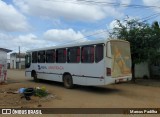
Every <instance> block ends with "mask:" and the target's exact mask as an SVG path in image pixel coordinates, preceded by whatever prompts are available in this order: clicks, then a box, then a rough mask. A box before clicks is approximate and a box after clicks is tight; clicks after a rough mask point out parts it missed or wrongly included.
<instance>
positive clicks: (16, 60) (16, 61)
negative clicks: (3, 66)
mask: <svg viewBox="0 0 160 117" xmlns="http://www.w3.org/2000/svg"><path fill="white" fill-rule="evenodd" d="M20 61H21V66H19V58H17V57H16V54H11V56H10V68H11V69H19V67H20V69H21V68H22V69H24V68H25V58H21V59H20Z"/></svg>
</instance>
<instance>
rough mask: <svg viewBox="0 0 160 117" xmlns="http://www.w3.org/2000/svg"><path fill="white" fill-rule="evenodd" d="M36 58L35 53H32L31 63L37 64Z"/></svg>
mask: <svg viewBox="0 0 160 117" xmlns="http://www.w3.org/2000/svg"><path fill="white" fill-rule="evenodd" d="M37 60H38V56H37V52H32V63H37Z"/></svg>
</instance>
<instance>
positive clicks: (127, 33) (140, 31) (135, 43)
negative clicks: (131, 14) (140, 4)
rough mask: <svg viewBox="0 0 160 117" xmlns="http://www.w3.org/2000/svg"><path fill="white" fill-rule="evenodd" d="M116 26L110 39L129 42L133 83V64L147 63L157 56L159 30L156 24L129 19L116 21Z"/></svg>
mask: <svg viewBox="0 0 160 117" xmlns="http://www.w3.org/2000/svg"><path fill="white" fill-rule="evenodd" d="M117 24H118V25H117V26H116V27H114V29H113V32H111V33H110V37H111V38H117V39H122V40H126V41H129V42H130V45H131V59H132V80H133V81H134V82H135V64H138V63H141V62H145V61H148V60H149V59H151V58H152V57H153V56H154V57H155V56H156V54H157V50H158V49H159V48H160V28H159V25H158V24H157V22H155V23H153V25H152V26H151V25H149V24H148V23H146V22H142V21H139V20H135V19H131V20H125V21H123V22H122V21H120V20H117Z"/></svg>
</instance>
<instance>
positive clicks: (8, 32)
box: [0, 0, 160, 52]
mask: <svg viewBox="0 0 160 117" xmlns="http://www.w3.org/2000/svg"><path fill="white" fill-rule="evenodd" d="M146 6H147V7H146ZM148 6H150V7H148ZM151 6H152V7H151ZM127 18H136V19H139V20H147V22H148V23H152V22H153V21H155V20H156V21H160V0H0V48H7V49H11V50H12V52H18V47H19V46H20V48H21V52H26V51H27V50H31V49H34V48H43V47H50V46H54V45H62V44H68V43H78V42H84V41H90V40H98V39H107V38H108V36H109V33H108V32H109V31H111V30H112V29H113V27H114V26H115V25H116V24H115V21H116V20H117V19H118V20H124V19H127Z"/></svg>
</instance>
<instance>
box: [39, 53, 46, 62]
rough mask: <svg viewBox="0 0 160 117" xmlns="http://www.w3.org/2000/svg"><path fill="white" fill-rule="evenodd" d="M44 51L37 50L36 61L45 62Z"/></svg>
mask: <svg viewBox="0 0 160 117" xmlns="http://www.w3.org/2000/svg"><path fill="white" fill-rule="evenodd" d="M45 58H46V57H45V51H39V52H38V63H45Z"/></svg>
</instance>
